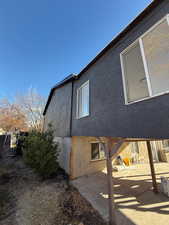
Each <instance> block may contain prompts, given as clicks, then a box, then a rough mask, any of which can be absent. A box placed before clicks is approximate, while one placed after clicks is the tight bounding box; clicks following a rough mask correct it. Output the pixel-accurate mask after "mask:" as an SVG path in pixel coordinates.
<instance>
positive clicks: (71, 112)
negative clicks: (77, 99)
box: [69, 80, 74, 137]
mask: <svg viewBox="0 0 169 225" xmlns="http://www.w3.org/2000/svg"><path fill="white" fill-rule="evenodd" d="M73 82H74V80H72V91H71V108H70V131H69V134H70V137H72V114H73V87H74V85H73V84H74V83H73Z"/></svg>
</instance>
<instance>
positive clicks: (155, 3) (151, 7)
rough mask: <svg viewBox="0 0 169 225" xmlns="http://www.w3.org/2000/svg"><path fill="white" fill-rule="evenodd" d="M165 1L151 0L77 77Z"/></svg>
mask: <svg viewBox="0 0 169 225" xmlns="http://www.w3.org/2000/svg"><path fill="white" fill-rule="evenodd" d="M165 1H166V0H153V2H152V3H151V4H150V5H148V6H147V8H145V9H144V11H142V12H141V13H140V14H139V15H138V16H137V17H136V18H135V19H134V20H133V21H132V22H131V23H130V24H129V25H128V26H127V27H126V28H125V29H124V30H123V31H122V32H120V33H119V34H118V35H117V36H116V37H115V38H114V39H113V40H112V41H111V42H110V43H109V44H108V45H107V46H106V47H105V48H103V50H102V51H101V52H100V53H99V54H98V55H97V56H96V57H95V58H94V59H93V60H92V61H91V62H90V63H89V64H88V65H87V66H86V67H84V68H83V69H82V71H81V72H80V73H79V77H80V76H81V75H82V74H83V73H84V72H86V71H87V70H88V69H89V68H90V67H91V66H92V65H93V64H94V63H95V62H96V61H97V60H98V59H100V58H101V57H102V56H103V55H104V54H105V53H106V52H107V51H108V50H109V49H110V48H112V47H113V46H114V45H115V44H117V43H118V42H119V41H120V40H121V39H122V38H123V37H125V35H126V34H127V33H128V32H130V31H131V30H132V29H133V28H134V27H135V26H136V25H137V24H138V23H139V22H141V20H142V19H143V18H144V17H145V16H147V15H148V14H149V13H151V12H152V11H153V10H154V9H155V8H156V7H157V6H158V5H160V4H161V3H162V2H165Z"/></svg>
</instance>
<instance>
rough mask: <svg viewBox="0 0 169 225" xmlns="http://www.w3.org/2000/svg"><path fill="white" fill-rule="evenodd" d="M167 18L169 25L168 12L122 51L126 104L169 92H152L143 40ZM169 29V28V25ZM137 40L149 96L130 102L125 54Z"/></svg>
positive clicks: (121, 59)
mask: <svg viewBox="0 0 169 225" xmlns="http://www.w3.org/2000/svg"><path fill="white" fill-rule="evenodd" d="M165 20H166V22H167V23H168V26H169V14H167V15H166V16H165V17H163V18H162V19H161V20H159V21H158V22H157V23H155V24H154V25H153V26H152V27H151V28H150V29H148V30H147V31H146V32H145V33H144V34H143V35H141V36H140V37H139V38H137V39H136V40H135V41H134V42H133V43H132V44H131V45H129V46H128V47H127V48H126V49H124V50H123V51H122V52H121V53H120V62H121V69H122V81H123V90H124V99H125V104H126V105H130V104H133V103H137V102H141V101H144V100H148V99H151V98H155V97H157V96H160V95H165V94H168V93H169V90H168V91H165V92H161V93H158V94H155V95H153V94H152V87H151V81H150V75H149V71H148V66H147V60H146V56H145V52H144V46H143V40H142V39H143V38H144V36H146V35H147V34H148V33H149V32H151V31H152V30H154V29H155V28H156V27H157V26H158V25H159V24H161V23H163V22H164V21H165ZM168 29H169V27H168ZM137 42H138V43H139V46H140V51H141V56H142V59H143V65H144V70H145V77H146V81H147V86H148V92H149V96H148V97H145V98H141V99H139V100H135V101H131V102H130V101H128V96H127V85H126V78H125V76H126V75H125V69H124V61H123V55H124V54H125V53H126V52H128V51H129V50H130V49H131V48H132V47H133V46H134V45H136V44H137Z"/></svg>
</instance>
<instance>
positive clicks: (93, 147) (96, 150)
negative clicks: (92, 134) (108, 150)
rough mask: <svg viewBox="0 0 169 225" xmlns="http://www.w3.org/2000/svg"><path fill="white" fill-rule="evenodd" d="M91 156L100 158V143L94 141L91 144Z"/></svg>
mask: <svg viewBox="0 0 169 225" xmlns="http://www.w3.org/2000/svg"><path fill="white" fill-rule="evenodd" d="M91 158H92V160H94V159H99V143H92V144H91Z"/></svg>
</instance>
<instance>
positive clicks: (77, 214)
mask: <svg viewBox="0 0 169 225" xmlns="http://www.w3.org/2000/svg"><path fill="white" fill-rule="evenodd" d="M60 207H61V212H62V214H63V215H64V216H67V218H69V220H70V221H71V219H72V218H74V220H72V221H71V222H70V221H69V222H70V223H71V224H72V225H76V224H79V223H80V222H81V221H82V222H83V223H84V225H106V223H105V222H104V221H103V219H102V218H101V217H100V215H99V214H98V213H97V212H96V211H95V210H94V209H93V208H92V206H91V205H90V204H89V203H88V202H87V201H86V200H85V199H84V198H83V197H82V196H81V195H80V194H79V192H78V191H77V190H76V189H75V188H72V187H71V188H70V189H69V190H68V191H66V192H65V193H64V197H63V196H62V197H60ZM57 225H67V224H65V223H63V224H57Z"/></svg>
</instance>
